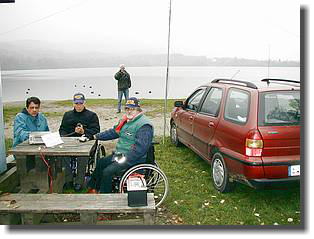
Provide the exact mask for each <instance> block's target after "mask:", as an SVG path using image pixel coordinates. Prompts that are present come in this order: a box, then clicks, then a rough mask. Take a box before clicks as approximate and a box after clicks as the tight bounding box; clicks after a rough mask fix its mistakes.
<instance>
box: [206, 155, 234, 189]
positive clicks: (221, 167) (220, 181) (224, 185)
mask: <svg viewBox="0 0 314 239" xmlns="http://www.w3.org/2000/svg"><path fill="white" fill-rule="evenodd" d="M211 169H212V180H213V185H214V187H215V188H216V189H217V190H218V191H219V192H221V193H227V192H230V191H232V190H233V189H234V187H235V182H230V178H229V172H228V169H227V167H226V163H225V161H224V158H223V157H222V155H221V154H220V153H215V154H214V156H213V157H212V162H211Z"/></svg>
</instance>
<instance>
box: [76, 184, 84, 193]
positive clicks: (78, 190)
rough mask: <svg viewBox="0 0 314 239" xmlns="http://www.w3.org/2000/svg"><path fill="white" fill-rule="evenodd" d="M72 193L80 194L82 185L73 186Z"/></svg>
mask: <svg viewBox="0 0 314 239" xmlns="http://www.w3.org/2000/svg"><path fill="white" fill-rule="evenodd" d="M74 191H75V192H77V193H78V192H81V191H82V185H81V184H78V183H76V184H75V185H74Z"/></svg>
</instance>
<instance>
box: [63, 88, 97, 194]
mask: <svg viewBox="0 0 314 239" xmlns="http://www.w3.org/2000/svg"><path fill="white" fill-rule="evenodd" d="M85 103H86V101H85V96H84V95H83V94H82V93H76V94H75V95H74V96H73V107H74V108H73V110H70V111H68V112H66V113H65V114H64V115H63V118H62V122H61V125H60V128H59V133H60V135H61V136H62V137H67V136H69V137H80V136H82V135H85V136H86V137H91V136H93V135H94V134H97V133H99V132H100V126H99V119H98V116H97V114H96V113H94V112H92V111H90V110H88V109H86V107H85ZM71 160H73V158H65V160H64V161H65V189H70V188H72V187H74V189H75V190H76V191H80V190H81V189H82V185H83V183H84V177H85V170H86V165H87V163H88V157H79V158H77V176H76V178H75V184H73V174H72V169H71V166H70V164H71Z"/></svg>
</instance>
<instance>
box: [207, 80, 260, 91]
mask: <svg viewBox="0 0 314 239" xmlns="http://www.w3.org/2000/svg"><path fill="white" fill-rule="evenodd" d="M220 81H225V82H227V83H229V84H232V83H234V84H236V83H241V84H244V85H245V86H246V87H249V88H252V89H257V86H256V85H255V84H253V83H252V82H248V81H242V80H232V79H215V80H212V82H211V83H219V82H220Z"/></svg>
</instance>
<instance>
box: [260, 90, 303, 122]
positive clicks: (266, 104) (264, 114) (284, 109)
mask: <svg viewBox="0 0 314 239" xmlns="http://www.w3.org/2000/svg"><path fill="white" fill-rule="evenodd" d="M259 102H260V103H259V125H260V126H267V125H273V126H276V125H300V91H273V92H264V93H261V95H260V99H259Z"/></svg>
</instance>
